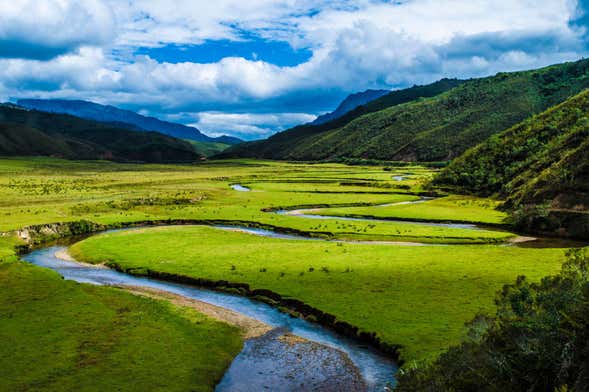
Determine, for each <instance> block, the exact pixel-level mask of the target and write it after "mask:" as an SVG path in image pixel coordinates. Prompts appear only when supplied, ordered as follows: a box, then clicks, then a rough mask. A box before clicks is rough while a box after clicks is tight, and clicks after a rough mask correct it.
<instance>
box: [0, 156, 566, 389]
mask: <svg viewBox="0 0 589 392" xmlns="http://www.w3.org/2000/svg"><path fill="white" fill-rule="evenodd" d="M434 173H435V169H430V168H424V167H419V166H409V167H398V168H396V167H390V166H389V167H383V166H346V165H343V164H306V163H285V162H273V161H256V160H233V161H211V162H203V163H201V164H197V165H133V164H117V163H112V162H102V161H84V162H81V161H65V160H59V159H50V158H22V159H17V158H16V159H0V231H1V232H2V235H1V236H0V268H1V269H2V277H1V280H2V282H3V283H2V285H0V297H1V298H2V310H3V311H2V314H10V315H11V316H10V317H11V318H10V320H12V321H11V322H10V323H0V335H2V336H13V338H12V339H13V340H15V341H16V345H17V346H16V347H29V349H27V350H24V349H23V350H18V351H14V350H13V351H10V352H9V351H6V350H4V351H3V352H4V353H9V355H3V356H2V357H1V358H0V368H1V369H3V370H2V371H0V380H2V381H1V383H2V384H3V386H10V387H11V388H12V387H13V386H28V385H34V382H37V381H38V380H47V379H53V378H59V379H61V375H62V374H65V373H64V372H66V373H67V372H70V373H67V374H68V375H69V376H68V377H70V378H69V381H67V382H74V381H72V380H75V382H79V383H81V384H83V383H84V382H86V381H87V380H89V379H90V378H91V376H90V375H91V374H94V373H93V372H95V371H98V369H102V368H104V367H109V366H111V367H113V369H111V371H112V372H114V371H115V370H117V369H118V370H119V371H120V373H121V374H119V375H120V377H126V376H125V374H123V373H125V372H124V371H123V370H125V369H129V368H131V367H132V368H133V369H135V370H134V371H135V372H142V371H143V372H147V370H149V369H152V367H154V366H155V367H158V366H159V365H158V364H156V363H154V362H153V361H151V360H148V359H149V358H151V356H152V355H153V353H155V352H156V351H157V352H161V350H162V347H161V344H163V343H162V342H163V341H162V340H161V339H160V338H159V337H157V336H156V335H155V332H154V330H155V329H157V328H162V327H163V326H166V328H170V330H169V336H168V337H167V338H166V342H167V343H168V344H170V345H171V346H174V345H175V344H177V345H178V347H180V346H181V345H182V344H185V342H186V341H191V342H193V341H197V340H198V339H201V338H202V336H204V335H206V336H207V339H208V340H207V341H208V345H207V347H202V345H198V344H192V343H191V345H190V347H191V350H192V351H190V352H189V353H187V352H186V350H184V351H183V350H176V351H177V352H175V350H168V351H171V352H170V353H168V355H169V356H171V357H170V358H168V359H165V360H168V361H169V363H170V364H172V363H175V365H174V366H176V368H177V371H178V372H179V373H182V375H179V376H177V377H178V379H179V380H183V379H182V377H183V375H186V376H187V375H189V374H192V375H193V376H195V375H196V374H204V373H207V374H208V375H209V376H208V378H207V380H204V379H203V380H201V381H202V383H203V385H208V386H209V387H204V388H205V389H207V388H210V386H211V385H214V382H215V381H216V380H218V376H219V375H220V374H222V372H223V370H224V369H225V367H226V366H227V364H228V363H229V362H230V358H231V357H232V356H233V355H235V354H236V352H238V351H239V347H240V345H241V339H240V337H239V331H237V330H235V329H234V328H232V327H229V326H227V325H225V324H221V323H218V322H215V321H212V320H210V319H207V318H206V317H205V316H202V315H199V314H197V313H191V316H190V317H187V316H186V314H184V313H182V312H179V311H178V310H177V309H173V308H171V307H170V306H171V305H169V304H166V303H162V302H158V301H155V300H148V299H145V298H135V297H133V296H131V295H130V294H127V293H124V292H122V291H121V290H115V289H108V288H101V287H90V286H87V285H79V284H74V283H71V282H64V281H62V280H61V279H59V278H58V277H57V275H55V274H53V273H50V272H48V271H44V270H42V269H40V268H37V267H32V266H30V265H28V264H26V263H24V262H21V261H18V260H17V259H18V257H17V256H16V255H15V250H14V247H15V246H16V245H18V244H19V243H20V242H21V241H20V240H19V239H18V238H16V235H15V231H16V230H19V229H22V228H23V227H26V226H29V225H38V224H49V223H55V222H76V221H83V220H85V221H91V222H95V223H100V224H105V225H109V226H111V227H117V226H120V225H122V224H125V225H126V224H132V223H133V222H135V223H138V224H141V223H142V222H146V221H151V222H153V221H157V222H162V223H164V224H165V223H166V222H169V221H170V220H179V219H182V220H184V221H185V223H192V225H191V226H185V227H159V228H143V229H140V230H134V231H129V232H120V233H109V234H104V235H98V236H95V237H92V238H89V239H87V240H85V241H82V242H80V243H78V244H77V245H75V246H73V248H72V249H71V252H72V253H73V254H74V255H75V256H76V257H78V258H80V260H85V261H90V262H95V263H101V262H104V261H107V262H109V263H111V264H113V265H115V264H116V265H118V266H120V267H122V268H124V269H131V270H135V272H136V273H141V271H142V270H143V271H145V269H152V270H154V271H163V272H171V273H174V274H179V275H186V276H192V277H198V278H208V279H224V280H228V281H231V282H240V283H248V284H250V285H251V286H252V287H254V288H264V289H268V290H272V291H274V292H276V293H280V294H281V295H283V296H285V297H289V298H294V299H299V300H301V301H304V302H305V303H308V304H310V305H312V306H313V307H316V308H318V309H321V310H323V311H325V312H329V313H331V314H334V315H336V316H337V317H338V319H340V320H344V321H347V322H349V323H350V324H352V325H355V326H357V327H359V328H360V329H361V330H363V331H368V332H374V333H376V334H377V335H378V336H379V337H381V338H382V339H383V340H384V341H386V342H388V343H391V344H400V345H402V346H403V349H402V351H401V355H402V358H403V359H404V360H406V361H409V362H411V361H413V360H421V359H430V358H434V357H436V356H437V355H438V354H439V353H440V352H441V351H443V350H444V349H446V348H447V347H448V346H449V345H451V344H454V343H457V342H459V340H460V338H461V337H462V335H463V334H464V327H463V325H464V323H465V322H467V321H468V320H470V319H471V318H472V317H473V316H474V315H475V314H477V313H478V312H480V311H485V310H489V309H492V307H493V299H494V296H495V292H496V290H498V289H500V288H501V287H502V285H504V284H507V283H511V282H512V281H513V280H514V279H515V278H516V277H517V276H518V275H521V274H525V275H527V276H528V277H529V278H530V279H533V280H534V279H535V280H537V279H539V278H540V277H542V276H545V275H548V274H552V273H555V272H556V271H558V270H559V268H560V264H561V263H562V261H563V259H564V251H563V250H562V249H529V248H518V247H515V246H509V240H511V239H513V238H514V237H516V235H515V234H512V233H510V232H508V231H505V230H493V229H490V228H489V229H484V230H472V229H464V228H455V227H444V226H428V225H423V224H418V223H411V222H398V221H386V220H379V221H370V220H365V221H364V220H357V221H346V220H342V219H338V218H333V219H321V220H317V219H307V218H304V217H301V216H296V215H289V214H278V213H275V212H274V211H276V210H281V209H287V210H290V209H297V208H317V207H329V208H330V209H328V210H321V211H320V213H325V214H328V215H338V214H342V215H366V216H375V217H379V218H390V219H394V218H399V219H414V220H432V221H436V220H438V221H440V220H441V221H461V222H472V223H486V224H501V223H503V221H504V219H505V215H504V214H503V213H501V212H498V211H497V210H496V209H495V207H497V205H498V202H497V201H495V200H491V199H486V198H470V197H469V198H466V197H461V196H455V195H446V194H443V193H441V192H438V191H436V190H435V189H429V188H428V187H427V183H428V182H429V180H430V179H431V178H432V176H433V175H434ZM399 176H401V177H403V180H401V181H398V179H395V178H394V177H399ZM234 184H242V185H243V186H246V187H248V188H250V189H251V191H249V192H240V191H236V190H234V189H232V188H231V185H234ZM436 193H438V194H439V196H442V198H439V199H436V200H431V201H427V202H425V203H421V204H397V205H392V206H388V207H377V206H378V205H382V204H393V203H402V202H411V201H417V200H419V199H420V198H421V197H422V196H424V195H429V196H431V195H434V194H436ZM358 211H360V212H358ZM199 223H200V224H201V225H198V224H199ZM205 223H207V224H208V223H225V224H227V223H233V224H240V225H245V226H258V227H265V228H273V229H274V230H277V231H285V232H288V231H291V232H293V231H294V232H296V233H298V234H300V235H303V236H307V237H317V238H321V239H329V240H340V241H348V242H336V241H332V242H326V241H303V240H281V239H271V238H262V237H257V236H253V235H250V234H245V233H239V232H232V231H223V230H219V229H215V228H211V227H207V226H205V225H202V224H205ZM369 241H377V242H378V243H373V244H370V243H369ZM406 241H410V242H419V243H423V244H429V245H434V246H421V247H420V246H398V245H391V244H385V243H382V242H406ZM62 292H66V293H68V295H67V296H62V295H60V294H59V293H62ZM66 303H68V304H70V305H71V306H70V305H65V304H66ZM15 304H18V306H16V305H15ZM114 304H120V305H114ZM117 306H118V307H117ZM117 309H118V310H117ZM120 309H125V310H124V311H123V312H120V314H122V315H123V316H120V317H123V319H122V320H121V319H120V318H119V317H118V316H116V317H115V315H116V314H118V313H119V310H120ZM80 314H84V318H83V320H82V321H80V323H77V322H72V321H75V320H77V317H79V315H80ZM105 314H107V315H108V317H106V316H105ZM138 315H143V317H145V318H146V319H147V320H150V321H149V322H150V323H151V324H150V325H152V326H153V328H154V330H149V331H145V330H142V328H144V327H143V326H140V325H136V324H134V322H135V321H137V319H135V318H134V317H140V316H138ZM43 318H46V319H47V320H49V321H47V323H39V322H38V320H41V319H43ZM31 320H37V322H36V323H35V322H31ZM52 323H53V324H52ZM119 323H122V324H123V325H124V328H125V330H124V332H125V334H127V335H129V336H131V335H133V336H135V338H133V339H131V338H129V337H123V336H120V335H117V336H120V340H118V341H117V342H118V345H117V350H121V351H120V353H118V354H117V355H114V354H112V355H110V354H109V355H101V356H99V358H98V359H97V360H96V361H87V362H84V365H85V366H83V367H81V368H80V367H76V368H75V369H73V368H72V366H74V365H72V364H73V363H75V361H74V362H72V360H73V359H72V358H77V356H79V355H81V354H80V352H82V353H83V352H84V348H85V347H89V350H91V351H92V350H98V351H99V352H107V353H111V352H112V350H113V348H112V347H107V346H108V344H107V342H108V341H109V339H111V337H109V334H112V333H114V332H113V331H117V330H118V329H119V325H120V324H119ZM24 325H27V326H28V325H34V327H33V328H32V329H29V331H28V333H26V332H24V329H23V330H21V331H18V329H19V328H23V326H24ZM50 326H51V327H50ZM156 326H157V328H156ZM134 328H135V329H137V330H136V331H134ZM49 329H50V330H51V333H50V334H49V335H48V334H47V331H48V330H49ZM15 331H18V333H17V332H15ZM105 331H109V332H108V333H107V332H105ZM186 334H188V335H186ZM88 335H91V336H93V337H94V340H92V339H91V340H89V341H88V342H86V341H85V340H84V337H86V336H88ZM209 337H210V338H209ZM47 339H49V340H47ZM63 339H66V341H67V342H68V343H67V344H66V345H64V346H60V347H61V348H60V349H59V350H58V351H55V350H54V349H52V348H51V347H52V346H51V344H48V343H47V342H48V341H49V342H59V341H61V340H63ZM68 339H69V340H68ZM76 339H77V340H76ZM5 341H6V340H5ZM226 341H229V342H230V343H227V342H226ZM182 342H184V343H182ZM138 345H140V346H141V347H140V349H141V350H140V351H138V354H137V355H139V356H140V357H141V358H139V357H137V358H138V359H137V360H134V362H132V363H127V364H126V365H125V364H122V363H121V362H120V358H121V357H120V356H118V355H122V354H121V353H125V352H130V351H136V350H137V346H138ZM34 347H35V348H36V350H37V354H35V350H34V349H33V348H34ZM39 347H45V348H44V349H39ZM39 350H41V351H39ZM43 350H44V351H43ZM100 350H102V351H100ZM207 350H212V352H213V353H214V354H211V353H210V351H207ZM36 355H38V357H39V358H43V360H42V362H41V365H39V372H40V374H38V375H36V374H31V375H30V376H27V377H28V378H26V377H25V378H23V379H18V380H17V379H12V378H11V377H10V374H15V373H18V369H20V368H21V367H26V363H30V361H31V360H32V358H35V356H36ZM182 355H191V356H196V357H197V358H200V357H205V356H211V355H212V357H214V358H217V359H218V360H216V361H215V362H214V363H210V364H209V366H210V367H211V369H213V370H211V369H209V370H210V371H207V372H204V371H203V368H202V367H199V365H198V363H199V362H198V361H196V363H187V361H184V362H182V361H181V360H180V359H181V356H182ZM146 358H147V359H146ZM158 361H164V359H159V358H158ZM174 361H178V362H177V363H176V362H174ZM180 363H181V364H180ZM58 364H59V366H57V365H58ZM131 365H133V366H131ZM74 367H75V366H74ZM60 369H61V370H60ZM63 369H68V370H67V371H66V370H63ZM9 370H10V371H9ZM158 372H159V370H158ZM183 372H184V373H183ZM203 372H204V373H203ZM158 374H159V373H154V376H153V377H154V378H157V377H158ZM23 377H24V376H23ZM113 377H114V380H116V377H115V376H113ZM142 377H143V376H142ZM145 377H147V376H145ZM187 377H188V376H187ZM203 377H204V376H203ZM145 380H146V382H150V381H149V378H146V379H145ZM201 381H199V382H201ZM39 382H40V381H39ZM64 382H65V381H64ZM105 382H106V381H105ZM113 382H114V381H113ZM56 385H57V384H56ZM64 385H65V384H64ZM138 385H140V384H138ZM56 389H58V388H57V387H56Z"/></svg>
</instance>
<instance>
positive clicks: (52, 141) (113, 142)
mask: <svg viewBox="0 0 589 392" xmlns="http://www.w3.org/2000/svg"><path fill="white" fill-rule="evenodd" d="M0 155H2V156H19V155H29V156H54V157H60V158H67V159H106V160H113V161H122V162H150V163H172V162H194V161H197V160H198V159H199V158H200V156H199V155H198V154H197V153H196V152H195V150H194V148H193V147H192V146H191V145H190V144H189V143H188V142H186V141H184V140H180V139H176V138H174V137H171V136H168V135H164V134H161V133H158V132H153V131H143V132H137V131H134V130H130V129H127V128H120V127H117V126H116V125H113V124H111V123H101V122H97V121H93V120H86V119H82V118H79V117H75V116H71V115H68V114H58V113H48V112H42V111H37V110H29V109H24V108H20V107H15V106H14V105H0Z"/></svg>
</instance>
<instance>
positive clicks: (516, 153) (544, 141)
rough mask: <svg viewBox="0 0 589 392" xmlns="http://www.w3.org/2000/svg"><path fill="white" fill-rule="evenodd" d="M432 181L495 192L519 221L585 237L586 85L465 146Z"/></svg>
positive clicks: (588, 185) (588, 225) (588, 197)
mask: <svg viewBox="0 0 589 392" xmlns="http://www.w3.org/2000/svg"><path fill="white" fill-rule="evenodd" d="M435 183H436V184H438V185H443V186H451V187H454V188H458V189H459V190H461V191H466V192H469V193H477V194H481V195H497V196H499V197H501V198H503V199H505V200H506V204H505V206H506V208H509V209H511V210H512V211H514V218H515V219H516V223H518V224H520V225H521V226H523V227H526V228H530V229H540V230H560V231H561V232H563V234H571V235H573V236H577V237H587V238H589V237H588V234H589V90H586V91H584V92H582V93H580V94H578V95H576V96H574V97H572V98H570V99H568V100H567V101H565V102H564V103H562V104H560V105H558V106H555V107H553V108H551V109H549V110H547V111H546V112H544V113H542V114H540V115H537V116H534V117H532V118H531V119H529V120H526V121H524V122H522V123H521V124H518V125H516V126H514V127H513V128H511V129H508V130H506V131H504V132H502V133H500V134H498V135H494V136H492V137H491V138H490V139H488V140H487V141H486V142H484V143H483V144H481V145H479V146H477V147H475V148H473V149H471V150H469V151H467V152H466V153H465V154H464V155H463V156H461V157H460V158H458V159H456V160H455V161H453V162H452V163H451V164H450V165H449V166H448V167H447V168H445V169H444V170H443V171H442V172H441V173H440V174H439V176H438V177H437V178H436V179H435Z"/></svg>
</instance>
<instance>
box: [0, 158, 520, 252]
mask: <svg viewBox="0 0 589 392" xmlns="http://www.w3.org/2000/svg"><path fill="white" fill-rule="evenodd" d="M24 162H25V164H23V160H0V230H4V231H6V230H14V229H17V228H19V227H23V226H26V225H32V224H39V223H51V222H60V221H76V220H81V219H85V220H91V221H95V222H98V223H104V224H111V223H118V222H133V221H142V220H153V219H155V220H157V219H170V218H182V219H224V220H241V221H250V222H257V223H260V224H266V225H272V226H277V227H285V228H294V229H297V230H301V231H305V232H309V233H311V234H313V235H330V236H333V237H336V238H346V239H358V240H392V241H423V242H436V243H456V242H460V243H481V242H497V241H504V240H506V239H507V238H508V237H509V236H510V234H509V233H503V232H497V231H474V230H463V229H453V228H440V227H425V226H423V225H411V224H406V223H395V222H376V223H372V222H351V223H350V222H344V221H338V220H337V219H334V220H324V221H313V220H309V219H302V218H299V217H293V216H284V215H277V214H273V213H268V212H262V210H263V209H268V208H288V207H292V206H313V205H350V204H357V203H367V204H383V203H393V202H400V201H406V200H415V199H417V197H416V196H415V195H411V194H408V193H407V192H409V191H411V192H419V191H421V190H422V185H423V181H424V179H427V178H429V177H431V175H432V174H433V172H432V171H431V170H425V169H423V168H417V167H415V168H411V169H408V168H403V169H402V170H401V171H399V174H407V171H408V170H411V173H413V174H412V176H413V177H414V178H412V179H410V180H408V181H404V183H406V185H407V187H408V188H409V189H403V190H398V189H396V188H391V187H394V186H397V185H398V182H397V181H394V180H392V178H391V177H392V176H393V175H395V174H396V172H391V171H384V170H383V168H381V167H361V166H355V167H349V166H345V165H339V164H323V165H306V164H284V163H276V162H266V161H229V162H209V163H205V164H201V165H185V166H179V165H176V166H174V165H166V166H164V165H120V164H114V163H109V162H88V163H73V162H69V161H60V160H54V159H35V160H27V161H24ZM276 180H279V181H280V182H274V181H276ZM232 183H243V184H245V185H249V184H250V183H251V187H252V189H253V191H252V192H236V191H234V190H232V189H231V188H230V184H232ZM342 183H347V184H349V183H352V184H364V186H349V185H341V184H342ZM317 189H322V190H325V191H327V192H328V193H321V192H320V193H318V192H316V190H317ZM357 189H360V190H361V191H362V192H368V193H362V194H358V193H354V192H353V191H354V190H357ZM338 190H339V192H338ZM350 190H352V191H350ZM383 190H387V192H383ZM395 192H401V193H395Z"/></svg>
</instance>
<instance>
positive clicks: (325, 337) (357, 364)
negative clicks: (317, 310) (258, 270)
mask: <svg viewBox="0 0 589 392" xmlns="http://www.w3.org/2000/svg"><path fill="white" fill-rule="evenodd" d="M221 229H222V228H221ZM125 230H133V229H125ZM275 234H276V233H275ZM280 238H283V237H280ZM66 249H67V248H66V247H64V246H50V247H47V248H42V249H38V250H34V251H32V252H31V253H29V254H27V255H24V256H23V257H22V259H23V260H25V261H28V262H30V263H32V264H35V265H37V266H40V267H45V268H50V269H52V270H54V271H56V272H58V273H59V274H60V275H62V276H63V277H64V278H65V279H68V280H74V281H77V282H81V283H90V284H96V285H117V286H120V285H125V286H137V287H148V288H153V289H157V290H161V291H165V292H169V293H173V294H178V295H182V296H184V297H187V298H190V299H195V300H199V301H202V302H206V303H210V304H213V305H216V306H219V307H223V308H226V309H230V310H232V311H235V312H237V313H240V314H243V315H245V316H248V317H251V318H253V319H256V320H259V321H262V322H263V323H266V324H268V325H270V326H271V327H273V330H272V331H270V332H269V333H267V334H265V335H263V336H261V337H257V338H253V339H249V340H247V341H246V342H245V345H244V348H243V350H242V351H241V352H240V354H239V355H238V356H237V357H236V358H235V359H234V360H233V363H232V364H231V366H230V368H229V369H228V370H227V372H226V373H225V375H224V377H223V379H222V380H221V382H220V383H219V384H218V386H217V388H216V390H217V391H219V392H224V391H251V390H272V391H293V390H297V391H299V390H300V391H305V390H308V391H311V390H324V391H325V390H334V391H335V390H339V391H356V390H366V391H384V390H386V389H387V387H388V386H393V385H394V383H395V379H394V374H395V372H396V370H397V366H396V364H395V362H394V361H393V360H392V359H391V358H389V357H386V356H384V355H382V354H381V353H379V352H377V351H376V350H375V349H373V348H372V347H368V346H365V345H363V344H361V343H359V342H358V341H356V340H353V339H349V338H346V337H344V336H341V335H338V334H337V333H335V332H332V331H331V330H328V329H327V328H324V327H322V326H320V325H318V324H314V323H311V322H308V321H306V320H303V319H299V318H294V317H291V316H289V315H287V314H285V313H282V312H280V311H279V310H277V309H275V308H273V307H272V306H270V305H267V304H265V303H262V302H258V301H254V300H251V299H249V298H246V297H242V296H238V295H232V294H227V293H222V292H217V291H211V290H206V289H201V288H198V287H193V286H187V285H183V284H177V283H171V282H165V281H159V280H155V279H150V278H145V277H136V276H132V275H128V274H125V273H122V272H118V271H115V270H112V269H109V268H105V267H102V266H93V265H87V264H81V263H77V262H74V261H66V260H63V259H60V258H58V257H57V256H56V255H55V254H56V253H57V252H61V251H64V250H66ZM297 338H298V339H297ZM300 338H302V339H300Z"/></svg>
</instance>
